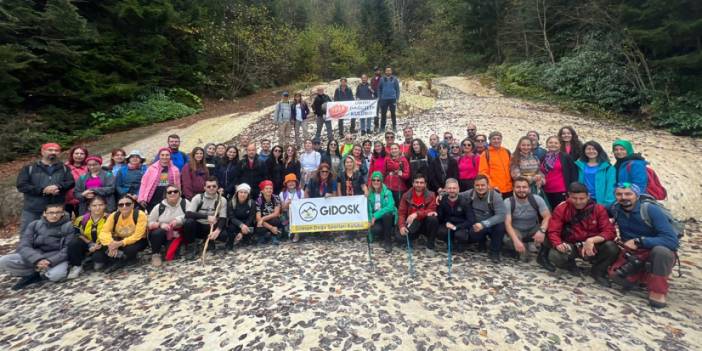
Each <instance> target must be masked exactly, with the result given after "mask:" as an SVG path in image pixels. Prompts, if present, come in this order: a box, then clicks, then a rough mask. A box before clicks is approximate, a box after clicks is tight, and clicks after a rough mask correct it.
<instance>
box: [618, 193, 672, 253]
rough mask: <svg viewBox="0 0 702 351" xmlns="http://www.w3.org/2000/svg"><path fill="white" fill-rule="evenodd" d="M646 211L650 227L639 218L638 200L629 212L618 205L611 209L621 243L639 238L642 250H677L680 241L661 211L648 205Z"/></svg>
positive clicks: (639, 203) (654, 206) (639, 204)
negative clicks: (657, 247)
mask: <svg viewBox="0 0 702 351" xmlns="http://www.w3.org/2000/svg"><path fill="white" fill-rule="evenodd" d="M647 209H648V216H649V218H650V220H651V226H648V225H647V224H646V222H644V220H643V218H641V201H640V200H639V201H637V202H636V205H634V208H633V209H632V210H631V211H630V212H629V211H626V210H624V209H623V208H622V207H621V205H619V204H617V205H615V206H614V207H613V208H612V210H613V212H614V218H616V223H617V226H618V227H619V235H620V236H621V238H622V241H628V240H632V239H636V238H641V245H642V246H643V248H644V249H652V248H654V247H655V246H664V247H667V248H668V249H670V250H673V251H675V250H677V249H678V246H679V245H680V239H678V235H677V234H676V233H675V230H674V229H673V226H672V225H671V224H670V221H668V218H667V217H666V216H665V214H664V213H663V211H662V210H661V209H660V207H658V206H656V205H649V206H648V207H647Z"/></svg>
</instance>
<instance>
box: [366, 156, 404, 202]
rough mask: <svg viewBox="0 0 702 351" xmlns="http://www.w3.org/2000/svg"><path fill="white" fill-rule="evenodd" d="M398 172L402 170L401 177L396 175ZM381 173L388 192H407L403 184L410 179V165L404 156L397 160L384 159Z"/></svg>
mask: <svg viewBox="0 0 702 351" xmlns="http://www.w3.org/2000/svg"><path fill="white" fill-rule="evenodd" d="M399 170H402V175H398V174H397V172H398V171H399ZM382 172H383V176H384V177H385V186H387V187H388V189H390V191H399V192H401V193H404V192H405V191H406V190H407V184H406V183H405V182H407V180H408V179H410V165H409V162H408V161H407V158H405V156H400V158H399V159H397V160H393V159H392V158H391V157H390V156H387V157H385V165H384V167H383V170H382ZM371 174H372V173H371Z"/></svg>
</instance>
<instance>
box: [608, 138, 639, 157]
mask: <svg viewBox="0 0 702 351" xmlns="http://www.w3.org/2000/svg"><path fill="white" fill-rule="evenodd" d="M615 146H621V147H623V148H624V150H626V155H627V156H631V155H633V154H634V147H633V146H632V145H631V141H629V140H624V139H617V140H616V141H615V142H614V143H612V151H614V147H615Z"/></svg>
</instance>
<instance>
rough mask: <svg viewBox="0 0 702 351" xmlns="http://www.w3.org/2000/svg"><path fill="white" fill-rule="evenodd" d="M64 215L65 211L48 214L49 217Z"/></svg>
mask: <svg viewBox="0 0 702 351" xmlns="http://www.w3.org/2000/svg"><path fill="white" fill-rule="evenodd" d="M62 214H63V211H52V212H46V215H47V216H60V215H62Z"/></svg>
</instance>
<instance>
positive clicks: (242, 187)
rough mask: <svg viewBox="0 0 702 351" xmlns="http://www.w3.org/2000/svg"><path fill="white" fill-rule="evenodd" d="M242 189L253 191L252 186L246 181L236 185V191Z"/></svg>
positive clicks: (248, 191)
mask: <svg viewBox="0 0 702 351" xmlns="http://www.w3.org/2000/svg"><path fill="white" fill-rule="evenodd" d="M240 191H244V192H247V193H250V192H251V186H249V185H248V184H246V183H241V184H239V185H238V186H237V187H236V192H237V193H238V192H240Z"/></svg>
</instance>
